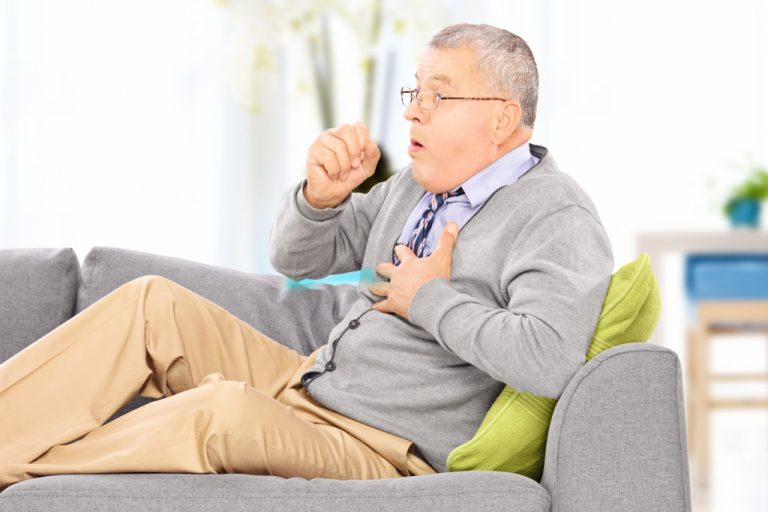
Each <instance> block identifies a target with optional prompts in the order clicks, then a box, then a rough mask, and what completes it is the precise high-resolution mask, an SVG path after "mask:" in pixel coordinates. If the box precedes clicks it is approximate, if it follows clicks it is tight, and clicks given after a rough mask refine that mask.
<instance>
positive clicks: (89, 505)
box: [0, 471, 550, 512]
mask: <svg viewBox="0 0 768 512" xmlns="http://www.w3.org/2000/svg"><path fill="white" fill-rule="evenodd" d="M507 509H509V510H516V511H518V512H529V511H530V512H534V511H535V512H545V511H547V512H548V511H549V510H550V496H549V493H548V492H547V491H546V490H545V489H544V488H543V487H542V486H541V485H539V484H538V483H536V482H534V481H532V480H530V479H528V478H525V477H522V476H520V475H514V474H510V473H498V472H486V471H478V472H467V473H437V474H433V475H424V476H415V477H407V478H390V479H384V480H330V479H325V478H315V479H313V480H305V479H303V478H281V477H276V476H253V475H197V474H151V473H146V474H144V473H127V474H104V475H60V476H47V477H41V478H34V479H32V480H25V481H23V482H19V483H17V484H14V485H12V486H10V487H8V488H7V489H6V490H5V491H4V492H2V493H0V510H13V511H15V512H33V511H35V512H37V511H39V512H49V511H51V510H55V511H57V512H68V511H73V512H74V511H78V512H79V511H82V510H88V511H89V512H99V511H104V512H117V511H120V510H131V511H133V510H141V511H142V512H153V511H163V512H171V511H184V512H190V511H196V510H204V511H211V512H215V511H222V512H237V511H243V512H245V511H248V512H251V511H254V510H259V511H271V510H274V511H280V512H290V511H294V510H295V511H299V510H301V511H305V510H333V511H335V512H344V511H352V510H355V511H358V510H366V511H376V510H381V511H384V510H386V511H397V510H403V511H408V512H410V511H412V510H423V511H430V510H435V511H438V510H439V511H444V510H472V511H476V512H480V511H485V510H487V511H493V512H498V511H499V510H507Z"/></svg>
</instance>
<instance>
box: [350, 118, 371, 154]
mask: <svg viewBox="0 0 768 512" xmlns="http://www.w3.org/2000/svg"><path fill="white" fill-rule="evenodd" d="M352 129H353V130H354V132H355V136H356V137H357V145H358V148H359V151H361V152H362V151H364V148H365V147H366V146H367V145H368V127H367V126H365V125H364V124H363V123H355V124H353V125H352ZM366 156H367V155H366Z"/></svg>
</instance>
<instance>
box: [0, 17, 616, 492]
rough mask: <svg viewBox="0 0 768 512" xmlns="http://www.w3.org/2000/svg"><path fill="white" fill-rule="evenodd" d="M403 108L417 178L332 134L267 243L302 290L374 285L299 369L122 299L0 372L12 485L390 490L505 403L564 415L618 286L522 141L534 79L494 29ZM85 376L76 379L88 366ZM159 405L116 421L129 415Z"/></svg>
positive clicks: (359, 128) (591, 221)
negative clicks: (372, 182)
mask: <svg viewBox="0 0 768 512" xmlns="http://www.w3.org/2000/svg"><path fill="white" fill-rule="evenodd" d="M415 79H416V87H415V88H413V89H404V90H402V91H401V96H402V98H403V102H404V103H405V104H406V110H405V118H406V119H407V120H408V121H409V122H410V124H411V144H410V147H409V149H408V153H409V155H410V156H411V157H412V160H413V164H412V166H409V167H407V168H406V169H404V170H402V171H401V172H400V173H398V174H397V175H395V176H393V177H392V178H390V179H389V180H387V181H386V182H384V183H380V184H377V185H376V186H374V187H373V188H372V189H371V191H370V192H369V193H368V194H356V193H354V194H353V193H351V191H352V190H353V189H354V188H355V187H356V186H357V185H358V184H360V183H361V182H362V181H364V180H365V179H366V178H368V177H369V176H370V175H371V174H372V173H373V170H374V168H375V165H376V162H377V160H378V158H379V154H378V150H377V146H376V144H375V143H374V142H373V141H372V140H370V139H369V136H368V131H367V129H366V127H365V126H363V125H360V124H355V125H344V126H341V127H338V128H336V129H332V130H329V131H326V132H324V133H323V134H322V135H321V136H320V137H319V138H318V139H317V140H316V141H315V142H314V143H313V144H312V146H311V147H310V149H309V152H308V158H307V179H306V180H303V181H302V183H300V184H298V185H297V186H296V187H295V189H294V190H293V191H291V193H290V194H289V195H288V196H287V197H286V199H285V202H284V204H283V207H282V211H281V212H280V216H279V218H278V221H277V223H276V224H275V226H274V227H273V230H272V232H271V234H270V250H271V260H272V263H273V266H274V267H275V268H276V269H277V270H279V271H280V272H282V273H283V274H285V275H287V276H289V277H292V278H296V279H298V278H308V277H312V278H317V277H322V276H325V275H328V274H333V273H340V272H347V271H351V270H357V269H363V275H364V276H367V275H369V274H373V273H374V272H375V273H377V274H378V275H380V276H381V278H377V279H375V280H370V279H363V280H361V283H360V286H359V287H358V293H359V299H358V300H357V302H355V303H354V304H353V306H352V307H351V308H350V310H349V312H348V313H347V315H346V317H345V318H344V320H343V321H342V322H340V323H339V324H338V325H337V326H336V327H335V328H334V329H333V330H332V331H331V334H330V336H329V340H328V343H327V344H326V345H324V346H322V347H320V348H319V349H318V350H316V351H315V352H313V353H312V354H311V355H310V356H308V357H307V356H302V355H300V354H298V353H296V352H295V351H293V350H290V349H288V348H286V347H284V346H282V345H280V344H279V343H276V342H275V341H273V340H270V339H269V338H267V337H266V336H264V335H262V334H261V333H259V332H258V331H256V330H255V329H253V328H252V327H250V326H249V325H247V324H245V323H244V322H242V321H240V320H239V319H237V318H236V317H234V316H232V315H231V314H230V313H228V312H227V311H225V310H223V309H222V308H220V307H218V306H216V305H215V304H213V303H211V302H210V301H207V300H206V299H204V298H202V297H200V296H199V295H197V294H194V293H193V292H191V291H189V290H187V289H186V288H183V287H182V286H180V285H178V284H177V283H174V282H173V281H170V280H167V279H164V278H161V277H158V276H144V277H142V278H139V279H135V280H133V281H131V282H129V283H127V284H125V285H123V286H121V287H119V288H118V289H117V290H115V291H113V292H112V293H110V294H109V295H107V296H106V297H104V298H102V299H101V300H100V301H98V302H96V303H94V304H93V305H92V306H91V307H89V308H87V309H86V310H84V311H82V312H81V313H80V314H79V315H77V316H75V317H73V318H72V319H70V320H69V321H68V322H66V323H64V324H62V325H61V326H59V327H58V328H57V329H54V330H53V331H51V332H50V333H49V334H47V335H46V336H44V337H43V338H41V339H40V340H38V341H36V342H35V343H33V344H32V345H30V346H29V347H28V348H26V349H25V350H23V351H22V352H20V353H18V354H17V355H16V356H14V357H12V358H11V359H9V360H8V361H6V362H5V363H4V364H3V365H0V413H1V414H0V417H2V418H3V420H2V421H0V488H2V487H4V486H7V485H10V484H12V483H14V482H17V481H19V480H23V479H26V478H32V477H34V476H40V475H50V474H60V473H103V472H120V471H142V472H207V473H213V472H218V473H223V472H239V473H252V474H272V475H278V476H285V477H288V476H301V477H305V478H313V477H326V478H338V479H346V478H389V477H397V476H408V475H423V474H429V473H434V472H435V471H438V472H440V471H445V469H446V468H445V460H446V457H447V455H448V453H449V452H450V450H452V449H453V448H454V447H456V446H458V445H459V444H462V443H463V442H465V441H466V440H467V439H469V438H470V437H471V436H472V435H473V434H474V432H475V430H476V429H477V427H478V426H479V424H480V422H481V421H482V419H483V416H484V415H485V413H486V412H487V410H488V408H489V407H490V405H491V403H492V402H493V400H494V399H495V398H496V397H497V396H498V394H499V392H500V391H501V389H502V388H503V386H504V384H509V385H511V386H513V387H514V388H516V389H518V390H521V391H528V392H532V393H535V394H539V395H543V396H549V397H552V398H558V397H559V396H560V394H561V393H562V391H563V388H564V387H565V385H566V383H567V382H568V381H569V380H570V379H571V377H572V376H573V374H574V373H575V372H576V371H577V370H578V368H579V367H580V366H581V365H582V364H583V363H584V357H585V353H586V349H587V346H588V344H589V341H590V339H591V335H592V333H593V331H594V328H595V325H596V322H597V316H598V313H599V311H600V308H601V305H602V301H603V298H604V295H605V292H606V290H607V287H608V284H609V281H610V276H611V272H612V267H613V257H612V254H611V247H610V243H609V241H608V238H607V236H606V234H605V231H604V229H603V227H602V224H601V222H600V219H599V217H598V215H597V212H596V210H595V208H594V205H593V204H592V202H591V201H590V199H589V197H588V196H587V195H586V194H585V193H584V191H583V190H582V189H581V188H580V187H579V186H578V185H577V184H576V183H575V182H574V181H573V180H572V179H571V178H570V177H568V176H567V175H566V174H564V173H561V172H560V171H559V170H558V169H557V166H556V165H555V163H554V160H553V158H552V156H551V155H550V154H549V152H548V151H547V149H546V148H543V147H541V146H536V145H533V144H529V143H528V141H529V140H530V138H531V135H532V128H533V124H534V121H535V111H536V99H537V80H538V77H537V72H536V65H535V62H534V60H533V56H532V55H531V52H530V50H529V48H528V47H527V45H526V44H525V42H524V41H522V39H520V38H518V37H517V36H514V35H513V34H510V33H509V32H507V31H504V30H501V29H497V28H494V27H490V26H486V25H456V26H451V27H447V28H446V29H444V30H443V31H441V32H440V33H439V34H437V35H436V36H435V37H434V38H433V39H432V41H431V42H430V45H429V48H428V50H427V52H426V54H425V55H424V57H423V58H422V59H421V62H420V64H419V66H418V69H417V72H416V76H415ZM75 368H78V370H77V371H75V370H74V369H75ZM137 394H141V395H143V396H152V397H165V398H164V399H163V400H157V401H154V402H151V403H149V404H147V405H144V406H143V407H140V408H138V409H135V410H133V411H131V412H129V413H127V414H125V415H123V416H121V417H119V418H117V419H115V420H114V421H112V422H109V423H107V424H102V423H103V422H104V421H105V420H106V419H107V418H109V417H110V416H111V415H112V414H113V413H114V412H115V411H117V410H118V409H119V408H120V407H121V406H122V405H123V404H125V403H126V402H127V401H128V400H130V398H132V397H133V396H135V395H137Z"/></svg>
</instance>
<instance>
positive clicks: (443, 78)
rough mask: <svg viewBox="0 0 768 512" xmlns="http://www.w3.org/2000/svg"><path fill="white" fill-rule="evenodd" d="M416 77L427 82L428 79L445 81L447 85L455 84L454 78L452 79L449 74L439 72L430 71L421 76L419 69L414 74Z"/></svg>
mask: <svg viewBox="0 0 768 512" xmlns="http://www.w3.org/2000/svg"><path fill="white" fill-rule="evenodd" d="M413 76H414V77H416V80H417V81H418V80H423V81H425V82H427V81H435V82H443V83H444V84H446V85H453V80H451V77H449V76H448V75H437V74H434V75H433V74H430V73H424V76H423V77H421V78H419V72H418V71H417V72H416V73H414V75H413Z"/></svg>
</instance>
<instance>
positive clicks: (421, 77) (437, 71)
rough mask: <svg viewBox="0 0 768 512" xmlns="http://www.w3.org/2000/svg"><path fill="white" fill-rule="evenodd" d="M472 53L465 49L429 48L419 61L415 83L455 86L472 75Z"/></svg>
mask: <svg viewBox="0 0 768 512" xmlns="http://www.w3.org/2000/svg"><path fill="white" fill-rule="evenodd" d="M473 72H474V51H472V50H470V49H467V48H429V49H428V50H427V51H426V53H425V54H424V55H423V56H422V58H421V60H420V61H419V66H418V68H417V71H416V73H415V74H414V77H416V80H417V81H423V82H428V81H437V82H442V83H443V84H445V85H448V86H457V85H459V83H461V82H464V81H466V79H467V75H472V74H474V73H473Z"/></svg>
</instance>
